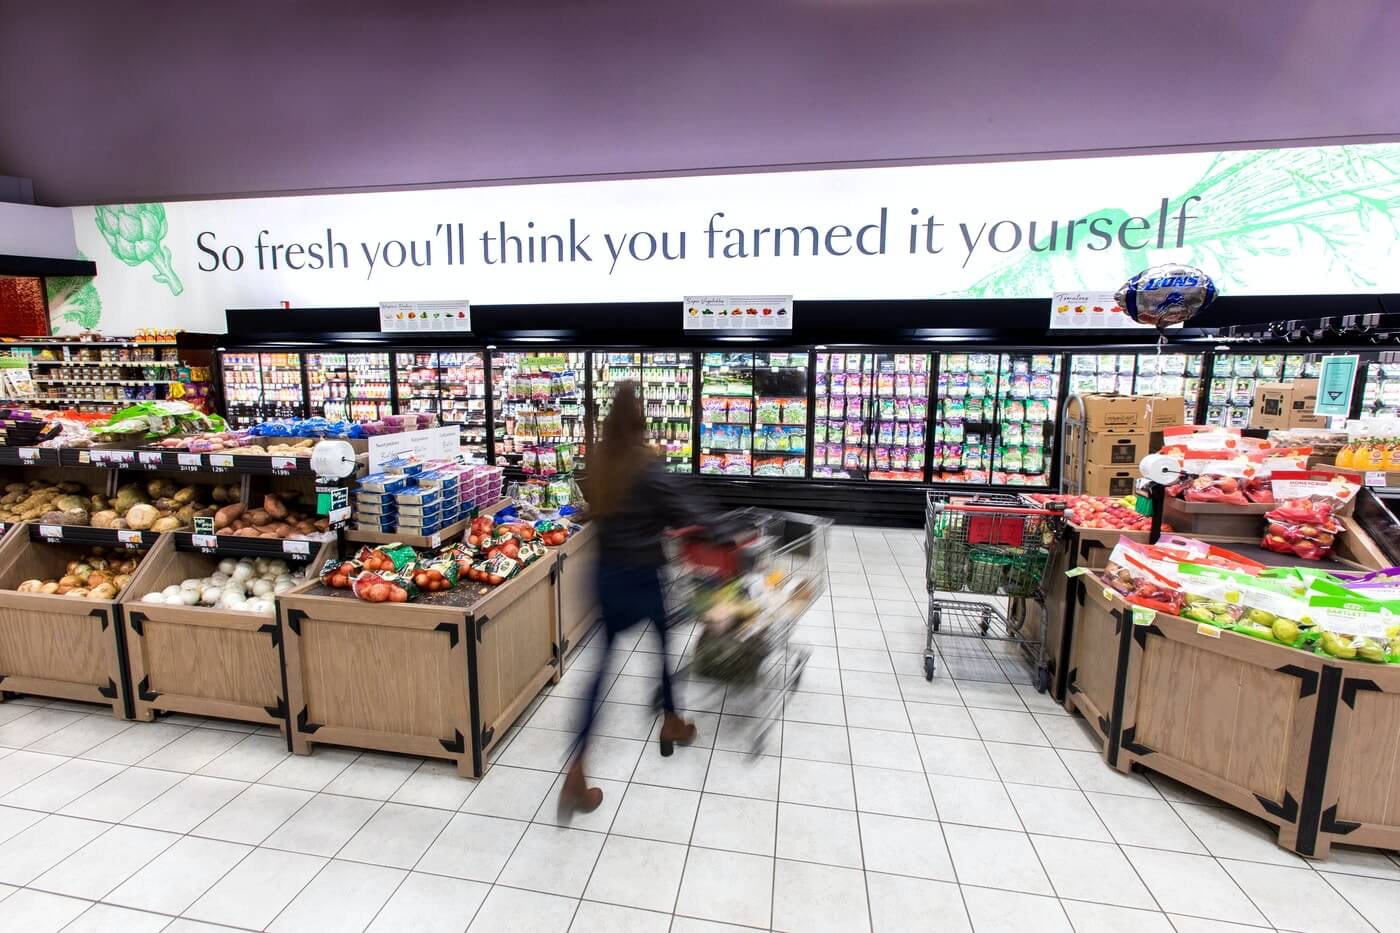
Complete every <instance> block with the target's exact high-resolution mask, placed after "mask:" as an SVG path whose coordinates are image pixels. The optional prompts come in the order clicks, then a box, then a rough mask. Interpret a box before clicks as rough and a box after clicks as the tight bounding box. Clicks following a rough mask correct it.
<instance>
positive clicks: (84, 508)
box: [0, 480, 106, 525]
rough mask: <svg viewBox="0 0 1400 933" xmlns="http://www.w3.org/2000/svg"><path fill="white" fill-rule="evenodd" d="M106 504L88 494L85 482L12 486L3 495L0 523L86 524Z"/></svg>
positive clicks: (1, 497) (34, 481)
mask: <svg viewBox="0 0 1400 933" xmlns="http://www.w3.org/2000/svg"><path fill="white" fill-rule="evenodd" d="M105 501H106V500H105V499H103V497H102V496H93V495H89V494H88V491H87V489H86V488H85V487H84V486H83V484H82V483H69V482H63V483H45V482H40V481H38V480H31V481H30V482H27V483H10V484H8V485H6V486H5V494H4V495H3V496H0V521H5V522H43V523H44V524H46V525H87V524H89V523H90V522H89V517H90V516H91V515H92V513H93V512H95V511H97V510H98V509H100V508H103V507H104V505H103V503H104V502H105Z"/></svg>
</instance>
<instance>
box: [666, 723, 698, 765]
mask: <svg viewBox="0 0 1400 933" xmlns="http://www.w3.org/2000/svg"><path fill="white" fill-rule="evenodd" d="M696 732H697V730H696V728H695V723H693V722H687V721H686V720H684V719H682V718H681V717H680V716H677V715H676V714H675V713H667V714H666V715H665V718H664V719H662V721H661V736H660V738H661V757H662V758H669V757H671V753H672V752H674V751H675V750H676V744H677V743H679V744H681V745H689V744H690V743H691V742H694V741H695V735H696Z"/></svg>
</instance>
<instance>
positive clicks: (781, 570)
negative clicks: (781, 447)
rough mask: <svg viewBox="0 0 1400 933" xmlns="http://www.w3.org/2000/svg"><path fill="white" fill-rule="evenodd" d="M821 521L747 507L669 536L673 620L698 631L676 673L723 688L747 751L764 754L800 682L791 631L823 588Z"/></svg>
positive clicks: (802, 662) (799, 652)
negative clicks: (741, 725)
mask: <svg viewBox="0 0 1400 933" xmlns="http://www.w3.org/2000/svg"><path fill="white" fill-rule="evenodd" d="M830 525H831V522H829V521H828V520H826V519H822V518H814V517H812V516H809V515H797V514H793V513H788V512H772V511H766V510H761V509H754V508H747V509H738V510H735V511H732V512H727V513H725V514H724V515H722V516H720V517H719V519H718V520H717V521H715V522H714V523H713V524H712V525H711V526H710V527H708V528H704V529H701V528H688V529H683V530H682V531H681V532H678V533H677V534H676V536H675V538H674V543H673V547H672V549H671V550H672V554H673V556H674V560H673V561H672V562H671V565H672V567H673V568H675V571H674V573H673V578H672V580H671V584H670V587H669V590H668V599H669V604H670V605H671V607H672V609H671V618H672V620H673V621H678V620H683V621H693V622H695V623H696V624H697V627H698V630H699V634H698V635H697V636H696V638H695V641H694V650H693V652H692V654H691V658H690V661H689V663H688V664H687V665H686V666H685V667H683V668H682V670H680V671H677V675H678V676H682V675H684V674H689V675H690V676H692V677H696V678H700V679H703V680H709V681H713V682H715V683H716V684H720V685H723V686H724V687H725V688H726V689H727V694H726V697H725V703H724V711H725V712H726V713H730V712H734V713H736V714H737V715H740V716H748V717H752V719H753V722H754V729H753V732H752V744H751V748H750V752H751V754H753V755H758V754H760V753H761V752H762V750H763V746H764V742H765V740H766V739H767V736H768V733H769V731H770V730H771V728H772V725H773V723H774V722H776V721H777V720H778V719H779V718H780V717H781V716H782V709H783V701H784V698H785V697H786V695H787V693H788V692H789V691H791V690H792V689H793V688H794V687H796V686H797V683H798V681H800V680H801V678H802V671H803V669H804V667H805V666H806V663H807V657H808V654H809V652H808V650H807V649H806V648H805V647H803V646H801V645H794V644H792V641H791V636H792V629H793V626H795V625H796V624H797V622H798V621H799V620H800V619H801V618H802V616H803V614H804V613H806V611H807V610H808V609H809V608H811V606H812V605H813V604H814V603H815V602H816V600H817V599H818V598H819V597H820V596H821V595H822V593H824V592H825V591H826V530H827V528H828V527H829V526H830Z"/></svg>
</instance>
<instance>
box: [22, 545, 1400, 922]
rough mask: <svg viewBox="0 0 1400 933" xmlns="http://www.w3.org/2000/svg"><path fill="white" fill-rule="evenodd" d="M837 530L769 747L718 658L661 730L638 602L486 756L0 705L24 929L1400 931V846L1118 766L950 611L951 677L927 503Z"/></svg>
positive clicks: (649, 644) (1009, 656)
mask: <svg viewBox="0 0 1400 933" xmlns="http://www.w3.org/2000/svg"><path fill="white" fill-rule="evenodd" d="M831 544H832V547H831V552H832V560H831V566H830V571H831V573H830V595H829V598H828V599H827V600H826V601H825V602H824V603H823V604H822V605H821V606H820V607H818V608H817V609H815V610H814V611H813V612H812V613H810V615H809V617H808V618H807V619H806V620H804V622H803V623H802V624H801V625H800V626H799V628H798V631H797V633H796V636H795V638H796V639H797V640H800V641H801V642H802V643H804V644H806V645H808V646H810V647H811V649H812V656H811V661H810V666H809V668H808V669H807V671H806V673H805V675H804V677H803V679H802V682H801V685H800V688H799V691H798V692H796V693H794V694H793V695H791V696H790V697H789V698H788V699H787V701H786V707H785V717H784V721H783V722H782V723H781V724H779V725H778V726H777V727H776V728H775V729H774V730H773V732H772V734H771V735H770V737H769V742H768V744H767V746H766V748H765V749H764V751H765V754H763V755H762V756H760V757H758V758H757V759H752V758H750V757H749V755H748V754H747V749H748V739H749V733H748V731H747V727H748V726H749V725H750V722H748V721H746V720H745V719H744V718H743V716H742V713H743V711H744V709H745V707H744V705H743V703H742V702H741V699H740V698H739V697H737V696H726V695H725V694H724V693H722V692H719V691H716V690H714V689H706V688H704V687H703V686H700V685H698V684H686V685H685V686H684V688H683V690H684V693H683V696H684V702H685V705H686V706H687V707H688V708H690V709H691V710H693V712H692V713H691V714H690V715H692V716H693V718H695V719H696V720H697V721H698V723H699V725H700V729H701V739H700V741H699V743H697V745H696V746H694V747H692V748H684V749H678V750H677V752H676V754H675V755H674V756H673V757H671V758H668V759H663V758H661V757H660V755H659V754H658V753H657V748H656V745H655V744H654V743H653V741H652V736H653V734H654V730H655V715H654V714H653V712H652V710H651V707H650V701H651V697H652V693H653V691H654V689H655V687H656V683H657V681H656V679H655V671H656V663H657V657H656V655H655V654H654V653H652V652H654V651H655V650H656V645H655V643H654V642H653V641H652V640H651V639H650V638H645V639H643V638H642V637H641V633H640V632H634V633H632V634H631V635H630V636H629V637H627V638H624V639H623V640H622V642H621V643H620V644H618V645H616V646H615V651H614V652H613V656H612V657H611V658H610V659H605V658H604V657H603V653H602V649H601V647H598V646H596V645H594V646H585V647H584V648H582V649H581V650H580V652H579V653H578V654H577V655H576V656H575V658H574V659H573V665H572V668H571V670H570V671H569V673H568V674H567V675H566V676H565V677H564V679H563V682H562V683H561V684H559V686H557V687H555V688H554V689H553V690H551V691H550V693H549V695H548V696H546V697H544V698H542V700H541V701H540V702H539V703H538V704H537V705H536V706H535V707H534V709H533V710H532V711H531V713H530V716H529V719H528V721H527V722H526V723H525V725H524V726H523V727H522V728H519V729H517V730H516V731H515V732H514V734H513V735H511V736H509V737H508V741H507V742H505V743H503V747H502V749H501V750H500V752H499V753H498V754H497V755H496V756H495V764H494V765H493V767H492V768H491V769H490V771H489V772H488V774H487V776H486V777H485V778H484V779H483V780H482V781H481V782H479V783H473V782H470V781H464V780H461V779H459V778H458V777H456V775H455V774H454V773H453V771H452V769H451V768H449V767H448V766H447V765H445V764H443V763H439V762H431V761H428V762H422V761H417V760H414V759H408V758H401V757H396V756H390V755H378V754H360V753H357V752H353V751H342V750H336V749H322V750H319V751H317V752H316V753H315V755H313V756H312V757H309V758H301V757H293V756H288V755H287V753H286V751H285V749H284V747H283V745H282V741H281V739H280V738H278V737H277V736H276V735H274V734H270V733H269V731H268V730H259V729H253V728H252V727H248V726H242V725H239V724H236V723H224V722H213V721H207V722H206V721H202V720H196V719H190V718H185V717H171V718H168V719H165V720H163V721H162V722H160V723H158V724H154V725H152V724H141V723H136V724H132V723H120V722H115V721H113V720H112V719H111V717H110V716H107V715H103V714H102V713H95V712H94V711H93V710H92V709H91V708H87V707H83V706H80V705H77V704H68V703H48V704H44V703H41V702H38V701H28V700H21V701H17V702H13V703H7V704H3V705H0V930H3V931H11V930H13V931H16V933H45V931H56V930H67V931H85V930H86V931H103V933H119V931H157V930H165V931H167V933H182V931H183V933H194V931H218V930H225V929H227V928H230V927H232V928H238V929H253V930H263V929H267V930H274V931H279V933H280V931H316V933H339V931H360V930H370V931H374V933H385V931H412V933H436V931H444V933H447V931H456V933H461V931H464V930H467V929H470V930H473V931H490V933H502V931H537V930H538V931H565V930H571V931H574V933H596V931H612V933H630V931H668V930H669V931H671V933H720V931H725V930H739V929H759V930H767V929H773V930H783V931H794V933H822V931H828V930H829V931H833V933H850V931H861V930H872V931H881V933H885V931H901V933H902V931H957V930H975V931H977V933H995V931H1000V930H1018V931H1036V933H1042V931H1054V930H1075V931H1078V933H1100V931H1120V930H1130V931H1133V933H1156V931H1170V930H1176V931H1179V933H1198V931H1200V933H1204V931H1225V930H1243V929H1247V928H1264V929H1268V928H1278V929H1284V930H1317V931H1327V933H1332V931H1350V930H1375V931H1381V933H1393V931H1400V859H1397V858H1395V857H1393V856H1387V855H1386V854H1383V853H1379V852H1374V851H1369V850H1361V849H1338V850H1335V851H1334V853H1333V855H1332V857H1331V858H1330V859H1329V860H1328V861H1326V862H1319V863H1309V862H1306V861H1304V860H1302V859H1299V858H1295V857H1294V856H1291V855H1289V854H1288V853H1286V852H1284V851H1283V850H1281V849H1279V848H1278V847H1277V846H1276V845H1275V844H1274V842H1273V839H1272V836H1271V833H1270V832H1269V831H1268V830H1266V829H1265V828H1264V827H1263V826H1262V825H1261V824H1258V823H1256V822H1254V821H1252V820H1250V819H1248V818H1246V817H1243V816H1241V815H1240V814H1238V813H1236V812H1235V811H1232V810H1230V809H1226V808H1223V807H1220V806H1218V805H1216V804H1214V803H1213V802H1212V801H1210V800H1208V799H1205V798H1202V797H1200V796H1198V795H1196V794H1194V793H1192V792H1190V791H1189V790H1186V789H1185V788H1182V787H1180V786H1179V785H1175V784H1172V783H1171V782H1168V781H1164V780H1161V779H1158V778H1148V777H1143V776H1139V775H1133V776H1125V775H1121V774H1118V773H1116V772H1113V771H1111V770H1109V769H1108V768H1107V767H1105V766H1104V764H1103V763H1102V761H1100V760H1099V758H1098V757H1097V755H1096V754H1095V753H1094V751H1093V745H1092V743H1091V741H1090V739H1089V738H1088V734H1087V733H1086V731H1085V730H1084V728H1083V727H1082V725H1081V723H1080V722H1079V721H1078V720H1076V719H1074V718H1072V717H1069V716H1067V715H1066V714H1065V713H1064V711H1063V710H1061V709H1060V708H1058V707H1056V706H1055V705H1054V704H1053V703H1051V702H1050V701H1049V700H1048V699H1047V698H1046V697H1043V696H1040V695H1038V694H1037V693H1036V692H1035V691H1034V690H1033V689H1031V687H1030V686H1029V680H1030V670H1029V668H1028V667H1027V665H1026V664H1025V663H1024V662H1023V661H1021V660H1020V659H1019V658H1018V657H1016V655H1015V653H1014V652H1007V651H1001V650H995V649H996V648H998V647H999V646H996V645H992V646H987V645H983V644H977V643H972V642H969V641H966V640H963V641H956V642H955V641H949V642H947V643H945V644H942V645H940V652H941V661H940V666H939V673H938V677H937V678H936V679H935V680H934V682H933V683H927V682H926V681H925V680H924V678H923V674H922V659H921V654H920V651H921V649H922V643H923V642H922V639H923V635H922V625H923V622H922V619H921V612H922V606H923V599H924V591H923V567H922V565H921V562H920V556H919V555H920V550H919V544H918V538H917V536H916V535H915V533H914V532H906V531H880V530H874V529H860V528H854V529H852V528H836V529H834V530H833V531H832V541H831ZM685 637H688V633H684V634H682V639H683V638H685ZM684 648H685V645H683V644H681V643H680V639H678V642H677V644H675V645H674V646H673V650H674V651H675V652H676V653H677V654H680V653H681V652H682V651H683V650H684ZM605 660H606V661H610V662H611V663H612V665H613V670H614V671H616V672H617V673H615V674H612V675H610V676H609V693H608V697H607V705H606V706H605V707H604V710H603V714H602V715H601V717H600V718H599V721H598V734H599V737H598V739H597V741H596V744H595V746H594V749H593V755H592V760H591V763H590V764H591V770H592V771H593V772H594V774H595V776H596V777H597V778H598V781H597V783H599V784H600V785H601V786H602V787H603V788H604V790H605V792H606V795H607V796H606V801H605V804H604V806H603V807H602V808H601V809H600V810H599V811H597V812H596V813H593V814H589V815H587V816H580V817H578V818H576V819H575V820H574V821H573V822H572V823H571V824H570V825H568V826H558V825H556V819H555V809H554V798H555V795H556V793H557V791H558V781H559V775H558V772H559V769H560V768H561V766H562V765H563V764H564V762H565V760H566V759H567V757H568V755H569V752H570V748H571V746H572V743H573V735H572V732H571V731H569V730H570V729H571V728H572V725H573V722H574V717H575V716H576V715H577V712H578V704H579V703H580V702H581V701H580V700H578V699H577V698H578V697H579V696H581V695H582V694H583V693H584V692H585V691H586V689H587V685H588V679H589V678H590V677H591V676H592V673H591V672H592V670H594V669H596V668H598V666H599V665H601V664H603V663H604V662H605ZM1232 924H1238V925H1240V926H1232Z"/></svg>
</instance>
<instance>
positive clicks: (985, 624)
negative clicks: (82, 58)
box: [977, 618, 992, 638]
mask: <svg viewBox="0 0 1400 933" xmlns="http://www.w3.org/2000/svg"><path fill="white" fill-rule="evenodd" d="M977 627H978V628H979V629H981V630H982V637H983V638H985V637H986V636H987V632H988V630H989V629H991V627H992V620H991V619H987V618H984V619H983V620H982V621H981V622H980V623H979V624H978V626H977Z"/></svg>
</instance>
